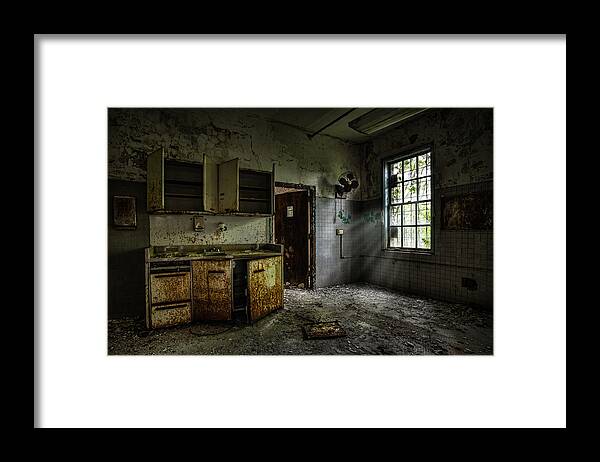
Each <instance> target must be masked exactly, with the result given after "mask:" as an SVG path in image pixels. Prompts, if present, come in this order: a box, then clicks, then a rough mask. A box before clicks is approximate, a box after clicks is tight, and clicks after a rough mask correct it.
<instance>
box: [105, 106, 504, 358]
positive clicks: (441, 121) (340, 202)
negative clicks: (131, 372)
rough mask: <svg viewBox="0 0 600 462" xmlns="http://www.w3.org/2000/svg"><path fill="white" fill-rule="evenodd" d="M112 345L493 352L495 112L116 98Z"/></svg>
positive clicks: (184, 350) (111, 173) (205, 350)
mask: <svg viewBox="0 0 600 462" xmlns="http://www.w3.org/2000/svg"><path fill="white" fill-rule="evenodd" d="M107 122H108V126H107V129H108V159H107V160H108V198H107V200H108V204H107V210H108V354H109V355H491V354H493V221H492V216H493V207H492V206H493V109H492V108H431V107H427V108H426V107H423V108H403V107H394V108H389V107H383V108H366V107H360V108H351V107H347V108H339V107H338V108H108V110H107Z"/></svg>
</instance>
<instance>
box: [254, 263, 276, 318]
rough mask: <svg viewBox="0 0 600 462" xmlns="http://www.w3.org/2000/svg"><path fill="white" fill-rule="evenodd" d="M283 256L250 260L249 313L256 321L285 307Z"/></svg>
mask: <svg viewBox="0 0 600 462" xmlns="http://www.w3.org/2000/svg"><path fill="white" fill-rule="evenodd" d="M281 258H282V257H269V258H262V259H259V260H249V261H248V299H249V300H248V313H249V318H250V322H254V321H256V320H258V319H260V318H262V317H263V316H266V315H267V314H269V313H270V312H271V311H274V310H277V309H279V308H283V272H282V265H281Z"/></svg>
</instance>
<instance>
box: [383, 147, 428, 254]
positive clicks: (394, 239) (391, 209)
mask: <svg viewBox="0 0 600 462" xmlns="http://www.w3.org/2000/svg"><path fill="white" fill-rule="evenodd" d="M386 175H387V186H388V187H387V220H386V222H387V247H388V248H390V249H407V250H425V251H429V250H431V236H432V232H431V231H432V220H431V217H432V186H431V183H432V181H431V149H426V150H419V151H418V152H413V153H411V154H409V155H407V156H402V157H399V158H396V159H393V160H391V161H388V162H387V163H386Z"/></svg>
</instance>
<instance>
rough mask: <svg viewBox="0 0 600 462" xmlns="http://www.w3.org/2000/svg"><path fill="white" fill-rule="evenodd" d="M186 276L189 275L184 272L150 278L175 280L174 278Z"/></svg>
mask: <svg viewBox="0 0 600 462" xmlns="http://www.w3.org/2000/svg"><path fill="white" fill-rule="evenodd" d="M186 274H189V273H188V272H184V273H169V274H153V275H152V276H154V277H155V278H157V279H158V278H175V277H183V276H185V275H186Z"/></svg>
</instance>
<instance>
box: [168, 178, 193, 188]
mask: <svg viewBox="0 0 600 462" xmlns="http://www.w3.org/2000/svg"><path fill="white" fill-rule="evenodd" d="M165 184H183V185H194V186H200V185H202V180H182V179H180V178H165Z"/></svg>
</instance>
